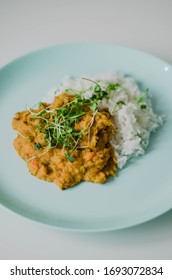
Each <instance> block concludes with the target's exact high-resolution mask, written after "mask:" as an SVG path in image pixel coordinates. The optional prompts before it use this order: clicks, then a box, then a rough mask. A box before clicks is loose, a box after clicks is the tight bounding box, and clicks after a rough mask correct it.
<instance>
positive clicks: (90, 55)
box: [0, 43, 172, 231]
mask: <svg viewBox="0 0 172 280" xmlns="http://www.w3.org/2000/svg"><path fill="white" fill-rule="evenodd" d="M112 71H120V72H123V73H125V74H127V75H131V76H132V77H134V78H135V79H136V81H137V82H138V83H139V84H140V86H141V87H142V88H147V87H148V88H149V90H150V92H151V93H152V96H153V102H154V107H155V110H156V112H158V113H160V114H163V115H165V116H166V121H165V123H164V125H163V127H161V128H160V129H159V130H158V131H157V132H156V133H154V134H153V135H152V137H151V141H150V145H149V148H148V149H147V151H146V154H145V155H144V156H141V157H138V158H137V159H134V160H131V161H130V162H129V163H128V164H127V166H126V167H125V168H124V169H123V170H121V171H119V172H118V175H117V176H116V177H115V178H110V179H109V180H108V182H107V183H105V184H103V185H99V184H93V183H85V182H84V183H81V184H79V185H78V186H76V187H74V188H71V189H68V190H66V191H61V190H60V189H59V188H58V187H57V186H56V185H54V184H53V183H48V182H44V181H41V180H39V179H37V178H35V177H33V176H31V175H30V174H29V172H28V170H27V167H26V164H25V162H24V161H23V160H22V159H20V158H19V157H18V156H17V154H16V152H15V151H14V148H13V144H12V143H13V139H14V138H15V136H16V134H15V132H14V131H13V130H12V126H11V122H12V118H13V115H14V113H15V112H17V111H21V110H24V109H25V108H26V105H28V106H32V105H34V104H36V103H38V102H39V101H40V100H41V98H42V97H43V96H45V95H46V93H47V92H48V91H49V90H50V89H52V88H55V87H56V86H57V85H58V84H59V83H60V82H61V81H62V80H63V78H64V76H65V75H73V76H77V75H80V74H91V75H92V74H98V73H106V72H112ZM0 112H1V118H0V202H1V204H2V205H4V206H6V207H7V208H9V209H11V210H12V211H14V212H16V213H18V214H20V215H22V216H25V217H27V218H29V219H33V220H36V221H38V222H41V223H45V224H49V225H53V226H57V227H58V228H62V229H70V230H80V231H105V230H113V229H120V228H125V227H129V226H132V225H136V224H139V223H142V222H145V221H147V220H150V219H153V218H154V217H157V216H158V215H160V214H162V213H164V212H166V211H168V210H169V209H171V207H172V67H171V65H169V64H168V63H166V62H165V61H162V60H160V59H158V58H156V57H153V56H151V55H149V54H146V53H143V52H141V51H138V50H134V49H129V48H125V47H122V46H116V45H111V44H99V43H78V44H66V45H59V46H54V47H50V48H47V49H43V50H40V51H36V52H34V53H31V54H29V55H26V56H24V57H21V58H19V59H17V60H15V61H13V62H11V63H10V64H8V65H7V66H5V67H4V68H2V69H1V72H0Z"/></svg>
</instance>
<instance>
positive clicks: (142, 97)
mask: <svg viewBox="0 0 172 280" xmlns="http://www.w3.org/2000/svg"><path fill="white" fill-rule="evenodd" d="M148 92H149V89H148V88H147V89H146V90H145V91H144V92H143V94H142V95H141V96H140V97H139V98H138V99H137V100H136V103H142V102H143V101H144V98H145V96H146V95H147V94H148Z"/></svg>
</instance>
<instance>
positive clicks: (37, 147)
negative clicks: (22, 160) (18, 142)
mask: <svg viewBox="0 0 172 280" xmlns="http://www.w3.org/2000/svg"><path fill="white" fill-rule="evenodd" d="M33 148H34V150H39V149H40V148H42V145H41V144H40V143H36V144H35V145H34V146H33Z"/></svg>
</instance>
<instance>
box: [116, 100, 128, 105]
mask: <svg viewBox="0 0 172 280" xmlns="http://www.w3.org/2000/svg"><path fill="white" fill-rule="evenodd" d="M116 104H117V105H120V104H122V105H126V104H125V102H124V101H123V100H119V101H118V102H116Z"/></svg>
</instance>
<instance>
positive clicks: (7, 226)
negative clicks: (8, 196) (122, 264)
mask: <svg viewBox="0 0 172 280" xmlns="http://www.w3.org/2000/svg"><path fill="white" fill-rule="evenodd" d="M81 41H98V42H109V43H114V44H120V45H125V46H128V47H133V48H138V49H140V50H143V51H146V52H149V53H151V54H153V55H156V56H158V57H159V58H161V59H164V60H166V61H167V62H169V63H172V1H171V0H158V1H157V0H144V1H143V0H84V1H83V0H80V1H79V0H30V1H28V0H0V63H1V66H3V65H5V64H6V63H8V62H9V61H11V60H13V59H15V58H17V57H19V56H21V55H23V54H26V53H28V52H31V51H34V50H36V49H39V48H42V47H46V46H50V45H54V44H59V43H68V42H81ZM0 259H172V210H171V211H169V212H167V213H165V214H163V215H162V216H160V217H157V218H155V219H154V220H152V221H149V222H146V223H144V224H142V225H138V226H135V227H131V228H128V229H124V230H118V231H111V232H106V233H76V232H67V231H62V230H58V229H57V228H53V227H49V226H46V225H42V224H39V223H36V222H33V221H30V220H27V219H25V218H23V217H20V216H18V215H16V214H14V213H12V212H10V211H9V210H7V209H5V208H4V207H2V206H0Z"/></svg>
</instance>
